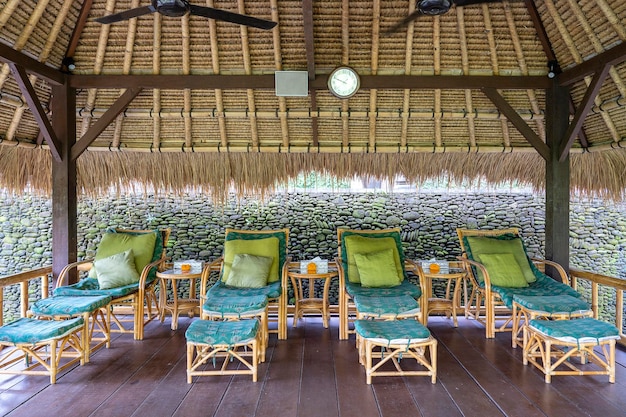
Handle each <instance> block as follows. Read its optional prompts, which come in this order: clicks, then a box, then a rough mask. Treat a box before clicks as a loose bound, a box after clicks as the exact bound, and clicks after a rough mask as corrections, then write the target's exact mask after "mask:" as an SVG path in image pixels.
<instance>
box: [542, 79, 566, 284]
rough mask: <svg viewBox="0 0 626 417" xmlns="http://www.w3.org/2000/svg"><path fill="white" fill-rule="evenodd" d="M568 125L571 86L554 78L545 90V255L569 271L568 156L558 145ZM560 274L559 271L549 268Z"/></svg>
mask: <svg viewBox="0 0 626 417" xmlns="http://www.w3.org/2000/svg"><path fill="white" fill-rule="evenodd" d="M568 125H569V89H568V88H567V87H562V86H559V85H558V84H557V82H556V81H554V83H553V86H552V88H549V89H548V90H546V144H547V145H548V147H549V148H550V158H548V160H547V161H546V259H549V260H552V261H554V262H557V263H559V264H560V265H561V266H562V267H563V268H565V271H567V272H568V273H569V199H570V164H569V156H568V157H567V158H565V160H564V161H562V162H560V161H559V156H560V155H559V149H561V143H562V141H563V140H564V138H565V134H566V132H567V128H568ZM546 273H547V274H548V275H550V276H551V277H553V278H557V274H556V271H554V270H552V268H548V269H547V272H546Z"/></svg>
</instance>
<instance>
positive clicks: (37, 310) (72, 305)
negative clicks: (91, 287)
mask: <svg viewBox="0 0 626 417" xmlns="http://www.w3.org/2000/svg"><path fill="white" fill-rule="evenodd" d="M110 302H111V297H109V296H106V295H96V296H87V297H73V296H52V297H49V298H43V299H41V300H38V301H36V302H35V303H33V304H32V305H31V307H30V311H31V312H32V313H33V314H34V315H36V316H77V315H80V314H83V313H93V312H94V311H96V310H97V309H99V308H102V307H104V306H106V305H107V304H109V303H110Z"/></svg>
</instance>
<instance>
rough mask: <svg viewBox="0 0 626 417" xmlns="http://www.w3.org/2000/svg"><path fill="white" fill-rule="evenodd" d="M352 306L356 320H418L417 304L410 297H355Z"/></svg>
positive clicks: (418, 310)
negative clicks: (355, 313)
mask: <svg viewBox="0 0 626 417" xmlns="http://www.w3.org/2000/svg"><path fill="white" fill-rule="evenodd" d="M354 305H355V307H356V311H357V319H366V318H376V319H384V320H395V319H403V318H419V316H420V315H421V311H420V308H419V303H418V302H417V300H415V298H413V297H411V296H410V295H397V296H382V297H377V296H369V295H355V296H354Z"/></svg>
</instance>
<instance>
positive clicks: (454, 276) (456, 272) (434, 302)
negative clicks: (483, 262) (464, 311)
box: [423, 262, 467, 327]
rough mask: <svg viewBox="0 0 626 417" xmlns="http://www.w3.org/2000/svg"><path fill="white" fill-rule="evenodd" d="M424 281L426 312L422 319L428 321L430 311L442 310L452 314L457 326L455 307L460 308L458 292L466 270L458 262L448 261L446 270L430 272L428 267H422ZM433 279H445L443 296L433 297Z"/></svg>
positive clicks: (447, 314) (448, 314) (449, 314)
mask: <svg viewBox="0 0 626 417" xmlns="http://www.w3.org/2000/svg"><path fill="white" fill-rule="evenodd" d="M423 272H424V277H425V278H426V282H425V286H426V288H425V291H424V295H423V296H424V297H425V299H426V307H425V309H426V314H425V316H424V319H425V320H426V321H428V316H429V315H430V313H431V312H434V311H442V312H445V313H446V316H452V322H453V323H454V327H458V325H459V324H458V321H457V317H456V313H457V309H459V308H461V305H460V299H459V292H460V290H461V285H460V283H461V281H462V280H464V279H465V277H466V276H467V272H466V271H465V269H464V268H462V267H461V265H460V264H459V263H458V262H450V267H449V269H448V271H447V272H445V273H442V272H434V271H433V272H431V271H430V270H429V269H428V268H424V269H423ZM434 279H446V280H448V284H447V286H446V296H445V298H440V297H433V280H434ZM451 288H452V299H450V289H451Z"/></svg>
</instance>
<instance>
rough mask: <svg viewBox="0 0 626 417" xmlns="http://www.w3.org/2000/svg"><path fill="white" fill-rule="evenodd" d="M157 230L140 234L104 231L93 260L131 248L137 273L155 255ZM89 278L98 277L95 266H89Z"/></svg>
mask: <svg viewBox="0 0 626 417" xmlns="http://www.w3.org/2000/svg"><path fill="white" fill-rule="evenodd" d="M157 233H158V232H149V233H141V234H131V233H105V234H104V236H102V240H101V241H100V245H98V250H97V251H96V256H95V258H94V260H95V261H97V260H100V259H104V258H108V257H109V256H111V255H115V254H117V253H120V252H124V251H126V250H128V249H132V250H133V254H134V256H135V269H136V270H137V272H138V273H139V274H141V272H142V271H143V268H144V267H145V266H146V265H148V264H149V263H150V262H152V260H153V256H154V255H155V253H154V252H155V244H156V240H157ZM89 276H90V277H91V278H97V277H98V271H97V268H91V271H90V273H89Z"/></svg>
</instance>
